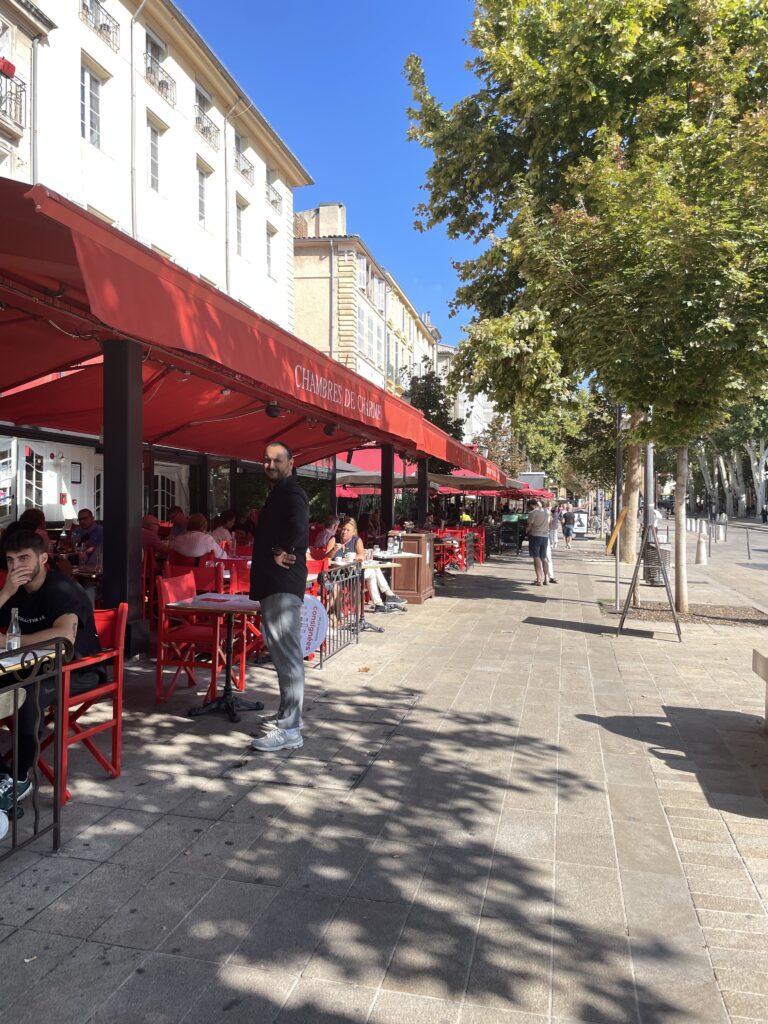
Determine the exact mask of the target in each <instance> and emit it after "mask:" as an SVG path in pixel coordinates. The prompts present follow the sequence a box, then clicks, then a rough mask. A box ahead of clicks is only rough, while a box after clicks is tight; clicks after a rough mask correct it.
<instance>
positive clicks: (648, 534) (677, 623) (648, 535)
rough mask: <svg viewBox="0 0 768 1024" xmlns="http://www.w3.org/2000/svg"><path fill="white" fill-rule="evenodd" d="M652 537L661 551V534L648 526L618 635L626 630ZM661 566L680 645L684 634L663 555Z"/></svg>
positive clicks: (644, 533) (620, 620)
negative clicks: (628, 615)
mask: <svg viewBox="0 0 768 1024" xmlns="http://www.w3.org/2000/svg"><path fill="white" fill-rule="evenodd" d="M651 536H653V540H654V542H655V543H656V549H657V550H658V549H659V533H658V530H657V529H656V527H655V526H651V525H648V526H646V528H645V530H644V531H643V543H642V544H641V545H640V554H639V555H638V556H637V561H636V562H635V571H634V572H633V573H632V581H631V583H630V584H629V591H628V592H627V599H626V601H625V602H624V608H623V610H622V613H621V618H620V619H619V628H618V630H617V633H621V631H622V629H623V628H624V623H625V622H626V619H627V613H628V612H629V605H630V602H631V601H632V595H633V594H634V592H635V587H636V586H637V577H638V576H639V574H640V566H641V565H642V564H643V559H644V558H645V551H646V548H647V547H648V541H649V540H650V539H651ZM659 565H660V567H661V575H662V576H663V577H664V587H665V589H666V591H667V601H668V603H669V610H670V611H671V612H672V618H673V620H674V623H675V629H676V630H677V639H678V640H679V641H680V643H682V642H683V634H682V632H681V630H680V620H679V619H678V617H677V610H676V608H675V602H674V600H673V598H672V588H671V587H670V585H669V577H668V576H667V567H666V566H665V565H664V559H663V558H661V555H659Z"/></svg>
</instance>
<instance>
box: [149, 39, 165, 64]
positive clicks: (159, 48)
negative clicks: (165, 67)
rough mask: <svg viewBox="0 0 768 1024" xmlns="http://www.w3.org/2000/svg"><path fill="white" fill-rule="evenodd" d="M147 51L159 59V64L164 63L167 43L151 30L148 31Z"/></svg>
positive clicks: (156, 59)
mask: <svg viewBox="0 0 768 1024" xmlns="http://www.w3.org/2000/svg"><path fill="white" fill-rule="evenodd" d="M146 52H147V54H148V55H149V56H150V57H151V58H152V60H155V61H157V63H158V64H162V62H163V61H164V60H165V53H166V50H165V43H164V42H162V40H160V39H158V38H157V36H155V35H153V34H152V33H151V32H149V31H147V50H146Z"/></svg>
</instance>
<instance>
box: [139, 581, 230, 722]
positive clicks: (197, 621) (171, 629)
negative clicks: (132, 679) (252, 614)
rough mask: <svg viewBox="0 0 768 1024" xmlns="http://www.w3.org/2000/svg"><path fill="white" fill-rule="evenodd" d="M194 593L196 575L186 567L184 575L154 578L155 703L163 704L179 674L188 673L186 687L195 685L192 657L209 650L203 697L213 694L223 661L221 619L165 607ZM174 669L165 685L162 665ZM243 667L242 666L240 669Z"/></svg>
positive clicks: (197, 666)
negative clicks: (155, 618)
mask: <svg viewBox="0 0 768 1024" xmlns="http://www.w3.org/2000/svg"><path fill="white" fill-rule="evenodd" d="M196 595H197V587H196V585H195V577H194V575H193V573H192V572H191V570H190V571H188V572H187V573H185V574H184V575H183V576H172V577H167V578H164V577H162V576H158V578H157V665H156V669H155V703H156V704H165V703H166V702H167V701H168V700H169V698H170V697H171V696H172V695H173V692H174V690H175V689H176V684H177V682H178V680H179V676H180V675H181V674H182V673H184V675H186V677H187V687H188V688H189V687H193V686H197V679H196V678H195V673H196V672H197V671H199V670H200V668H201V667H202V666H201V665H200V662H198V661H196V660H195V658H196V656H197V655H198V654H208V655H210V659H211V667H210V672H211V681H210V683H209V686H208V692H207V693H206V697H205V699H206V700H213V699H214V697H215V696H216V678H217V676H218V674H219V672H220V670H221V668H222V667H223V666H224V665H225V654H224V652H223V651H222V634H221V628H220V624H221V620H220V619H219V617H218V616H215V615H214V616H210V615H206V616H201V615H200V614H199V613H197V614H193V613H188V612H184V611H182V610H180V609H175V608H174V609H170V610H169V609H168V608H167V605H169V604H172V603H173V602H175V601H184V600H186V599H187V598H190V597H195V596H196ZM167 668H173V669H175V670H176V671H175V672H174V674H173V678H172V679H171V681H170V683H169V684H168V686H167V687H165V686H164V678H163V677H164V673H165V669H167ZM243 671H244V670H243Z"/></svg>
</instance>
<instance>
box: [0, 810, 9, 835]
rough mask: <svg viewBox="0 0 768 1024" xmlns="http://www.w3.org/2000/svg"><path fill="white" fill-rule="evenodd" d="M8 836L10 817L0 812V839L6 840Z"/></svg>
mask: <svg viewBox="0 0 768 1024" xmlns="http://www.w3.org/2000/svg"><path fill="white" fill-rule="evenodd" d="M7 835H8V815H7V814H6V813H5V811H0V839H5V837H6V836H7Z"/></svg>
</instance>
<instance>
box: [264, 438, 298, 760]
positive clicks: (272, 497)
mask: <svg viewBox="0 0 768 1024" xmlns="http://www.w3.org/2000/svg"><path fill="white" fill-rule="evenodd" d="M264 475H265V476H266V477H267V480H268V481H269V486H270V492H269V497H268V498H267V500H266V502H265V504H264V507H263V508H262V510H261V514H260V516H259V521H258V523H257V524H256V530H255V535H254V539H253V558H252V562H251V599H252V600H254V601H260V602H261V628H262V633H263V635H264V642H265V643H266V645H267V649H268V650H269V654H270V657H271V659H272V664H273V665H274V666H275V669H276V670H277V681H278V685H279V687H280V706H279V708H278V710H277V712H276V714H274V715H268V716H266V717H264V718H262V719H261V730H262V734H261V735H259V736H257V737H256V738H255V739H254V740H253V742H252V744H251V746H252V747H253V749H254V750H261V751H264V752H271V751H274V750H283V749H285V748H286V747H301V746H302V745H303V742H304V741H303V740H302V738H301V725H302V722H301V707H302V703H303V701H304V654H303V651H302V649H301V611H302V607H303V604H304V594H305V592H306V588H307V557H306V555H307V546H308V544H309V501H308V499H307V495H306V494H305V493H304V491H303V490H302V488H301V487H300V486H299V483H298V480H297V478H296V476H295V475H294V472H293V454H292V452H291V450H290V448H289V447H288V446H287V445H285V444H283V443H282V442H281V441H275V442H273V443H272V444H268V445H267V448H266V451H265V452H264Z"/></svg>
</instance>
